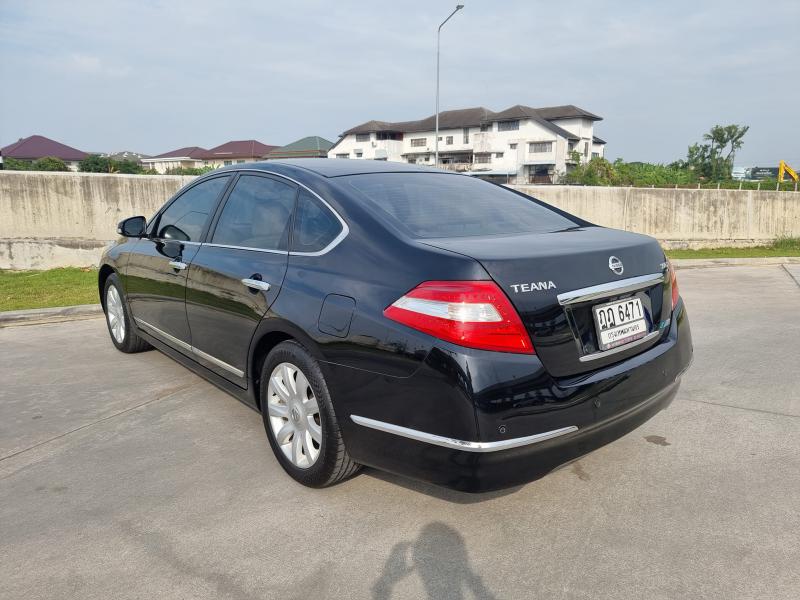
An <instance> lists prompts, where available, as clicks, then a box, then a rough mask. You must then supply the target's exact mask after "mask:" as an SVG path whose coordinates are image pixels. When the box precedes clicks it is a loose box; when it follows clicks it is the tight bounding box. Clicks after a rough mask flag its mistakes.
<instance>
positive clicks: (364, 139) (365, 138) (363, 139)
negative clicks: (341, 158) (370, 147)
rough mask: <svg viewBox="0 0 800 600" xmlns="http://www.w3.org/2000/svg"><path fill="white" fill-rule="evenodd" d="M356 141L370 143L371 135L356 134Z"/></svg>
mask: <svg viewBox="0 0 800 600" xmlns="http://www.w3.org/2000/svg"><path fill="white" fill-rule="evenodd" d="M356 141H357V142H368V141H369V134H368V133H357V134H356Z"/></svg>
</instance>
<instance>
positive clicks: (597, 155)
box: [592, 152, 600, 158]
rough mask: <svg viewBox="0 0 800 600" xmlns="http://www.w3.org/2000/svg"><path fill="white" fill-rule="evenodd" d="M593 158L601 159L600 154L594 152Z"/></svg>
mask: <svg viewBox="0 0 800 600" xmlns="http://www.w3.org/2000/svg"><path fill="white" fill-rule="evenodd" d="M592 158H600V153H599V152H592Z"/></svg>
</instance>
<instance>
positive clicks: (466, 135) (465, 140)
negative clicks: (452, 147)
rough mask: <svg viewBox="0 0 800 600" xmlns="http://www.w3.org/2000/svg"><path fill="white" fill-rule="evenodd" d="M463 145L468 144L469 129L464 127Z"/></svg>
mask: <svg viewBox="0 0 800 600" xmlns="http://www.w3.org/2000/svg"><path fill="white" fill-rule="evenodd" d="M464 143H465V144H469V127H464Z"/></svg>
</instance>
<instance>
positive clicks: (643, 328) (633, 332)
mask: <svg viewBox="0 0 800 600" xmlns="http://www.w3.org/2000/svg"><path fill="white" fill-rule="evenodd" d="M592 311H593V312H594V323H595V326H596V327H597V337H598V339H599V342H600V350H608V349H610V348H616V347H617V346H622V345H623V344H627V343H630V342H633V341H635V340H638V339H640V338H643V337H644V336H646V335H647V320H646V319H645V316H644V309H643V308H642V301H641V300H640V299H639V298H628V299H626V300H619V301H618V302H609V303H608V304H601V305H599V306H593V307H592Z"/></svg>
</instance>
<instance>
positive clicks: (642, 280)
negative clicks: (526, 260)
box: [556, 273, 664, 306]
mask: <svg viewBox="0 0 800 600" xmlns="http://www.w3.org/2000/svg"><path fill="white" fill-rule="evenodd" d="M663 282H664V273H651V274H650V275H640V276H639V277H629V278H628V279H620V280H619V281H610V282H608V283H601V284H600V285H593V286H591V287H585V288H581V289H579V290H572V291H570V292H563V293H561V294H559V295H558V296H556V298H558V303H559V304H560V305H561V306H568V305H570V304H578V303H580V302H588V301H589V300H595V299H596V298H604V297H605V296H614V295H616V294H625V293H627V292H635V291H637V290H642V289H645V288H649V287H652V286H654V285H656V284H659V283H663Z"/></svg>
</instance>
